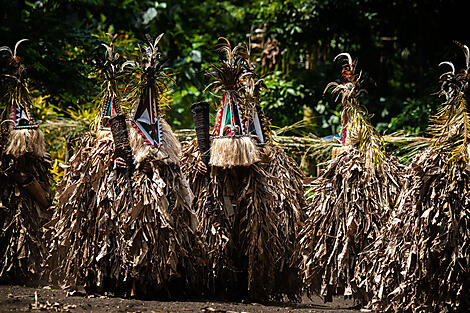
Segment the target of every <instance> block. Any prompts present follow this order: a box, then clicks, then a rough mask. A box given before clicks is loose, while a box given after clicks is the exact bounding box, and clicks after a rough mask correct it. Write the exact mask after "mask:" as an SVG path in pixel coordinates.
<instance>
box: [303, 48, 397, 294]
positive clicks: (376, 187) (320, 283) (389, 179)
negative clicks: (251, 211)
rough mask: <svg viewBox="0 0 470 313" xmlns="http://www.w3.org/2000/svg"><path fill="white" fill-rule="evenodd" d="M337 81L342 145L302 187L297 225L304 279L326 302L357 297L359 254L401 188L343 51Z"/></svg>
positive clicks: (376, 232)
mask: <svg viewBox="0 0 470 313" xmlns="http://www.w3.org/2000/svg"><path fill="white" fill-rule="evenodd" d="M337 59H345V60H346V62H345V64H344V65H343V70H342V73H341V83H339V84H338V83H335V82H333V83H330V84H328V85H327V87H326V88H325V91H326V90H328V89H329V88H330V87H334V89H333V94H335V95H336V94H337V95H338V97H341V101H342V103H343V105H344V108H343V112H342V120H343V129H342V139H341V142H342V143H343V146H342V147H340V151H337V152H336V156H333V159H332V160H330V161H329V162H328V164H327V168H326V169H325V170H324V171H323V173H322V174H321V175H320V176H319V177H317V178H316V179H315V180H314V181H313V182H312V183H311V185H310V186H309V188H308V191H307V202H308V207H307V216H308V217H307V220H306V222H305V224H304V226H303V228H302V230H301V233H300V237H299V241H300V253H301V255H302V262H301V269H302V272H303V283H304V287H305V289H306V291H307V292H308V294H312V293H317V294H320V295H321V296H323V297H324V300H325V301H331V300H332V296H333V295H338V294H342V295H345V296H349V295H353V296H355V297H361V293H362V291H361V290H360V289H359V288H358V286H357V284H355V282H354V281H353V278H354V269H355V266H356V263H357V262H358V259H359V256H360V253H361V252H362V251H363V249H364V248H365V247H366V246H368V245H369V244H370V243H372V242H373V240H374V239H375V238H376V237H378V236H379V234H380V230H381V228H382V226H383V223H384V221H386V218H387V217H388V215H389V214H390V212H391V211H392V209H393V207H394V204H395V201H396V198H397V196H398V193H399V190H400V184H401V183H400V177H399V173H400V172H401V166H400V164H399V163H398V161H397V160H396V159H395V158H391V157H388V156H387V155H386V154H385V152H384V142H383V139H382V137H381V136H380V135H379V134H378V133H377V132H376V130H375V129H374V127H373V126H372V125H371V123H370V116H369V114H368V112H367V109H366V108H365V107H364V106H362V105H361V104H360V103H359V101H358V97H359V95H360V94H361V93H362V92H364V90H363V89H360V79H361V73H359V74H357V73H356V72H355V70H356V64H357V60H356V61H354V62H353V60H352V58H351V56H350V55H349V54H347V53H341V54H339V55H338V56H337V57H336V58H335V60H337Z"/></svg>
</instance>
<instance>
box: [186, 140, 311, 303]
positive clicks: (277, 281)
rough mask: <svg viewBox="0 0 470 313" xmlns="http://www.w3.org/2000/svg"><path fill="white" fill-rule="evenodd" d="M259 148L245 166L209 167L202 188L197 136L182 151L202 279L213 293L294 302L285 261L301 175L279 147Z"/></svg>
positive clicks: (294, 284) (293, 277) (300, 200)
mask: <svg viewBox="0 0 470 313" xmlns="http://www.w3.org/2000/svg"><path fill="white" fill-rule="evenodd" d="M260 154H261V158H262V161H261V162H258V163H255V164H253V165H251V166H248V167H241V166H235V167H233V168H230V169H223V168H220V167H215V166H211V167H210V169H209V171H210V185H211V187H210V190H208V188H207V187H208V185H207V184H206V183H205V181H206V180H205V176H204V175H201V174H198V173H197V172H196V170H195V169H196V164H197V162H198V161H199V151H198V146H197V142H196V141H195V140H194V141H193V142H191V143H190V144H188V146H186V147H185V149H184V151H183V157H182V162H183V171H184V173H185V174H186V175H187V176H188V180H189V182H190V185H191V188H192V190H193V192H194V194H195V200H194V202H193V203H194V208H195V210H196V212H197V215H198V220H199V227H198V229H199V232H200V235H201V238H202V239H203V242H204V244H205V246H206V247H205V248H206V251H207V253H208V256H207V258H208V260H209V269H208V272H207V273H205V274H206V275H205V276H204V277H203V278H202V280H203V281H204V283H205V286H206V287H207V289H208V292H209V294H210V295H211V296H215V297H222V298H230V299H237V300H240V299H247V298H248V299H250V300H262V301H263V300H281V299H283V297H284V296H288V297H289V298H290V299H291V300H298V299H299V297H300V295H301V294H300V280H299V278H298V273H297V270H296V268H295V266H291V262H292V255H293V253H294V250H295V245H296V236H297V231H298V227H299V223H301V221H302V219H303V213H302V210H301V208H302V207H303V205H304V197H303V187H302V180H303V174H302V172H301V170H300V169H299V168H298V166H297V164H296V163H295V162H294V161H293V160H292V159H291V158H289V157H288V156H287V155H286V154H285V152H284V151H283V150H282V149H281V148H279V147H270V146H268V147H265V148H264V149H262V152H261V153H260ZM209 192H210V193H211V194H210V195H209ZM209 203H212V207H211V206H210V205H209Z"/></svg>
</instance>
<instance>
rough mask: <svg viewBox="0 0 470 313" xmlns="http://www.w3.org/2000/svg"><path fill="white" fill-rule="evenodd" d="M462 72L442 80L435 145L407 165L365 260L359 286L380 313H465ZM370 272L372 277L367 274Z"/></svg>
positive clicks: (469, 276)
mask: <svg viewBox="0 0 470 313" xmlns="http://www.w3.org/2000/svg"><path fill="white" fill-rule="evenodd" d="M463 49H464V52H465V57H466V67H465V68H464V69H463V70H462V71H461V72H459V73H457V74H456V73H455V69H454V65H453V64H452V63H450V62H443V63H441V64H447V65H449V66H450V67H451V71H449V72H447V73H444V74H442V75H441V77H440V79H441V83H442V85H441V90H440V92H439V94H440V95H444V96H445V97H446V101H445V102H444V104H443V106H442V107H441V108H440V110H439V112H438V113H437V115H436V116H434V117H433V118H432V119H431V123H430V124H431V125H430V129H429V130H430V132H431V134H432V135H433V143H432V145H431V147H430V148H428V149H427V150H426V151H425V152H423V153H422V154H421V155H418V156H417V157H416V158H415V159H414V160H413V162H412V163H411V164H410V165H409V166H408V168H407V171H406V175H405V184H404V187H403V189H402V191H401V193H400V196H399V199H398V203H397V209H396V211H395V212H394V214H393V215H392V216H391V218H390V220H389V222H388V224H387V226H386V227H384V230H383V234H382V235H381V236H380V237H379V238H378V239H377V241H376V242H375V243H374V245H373V246H372V247H371V248H370V249H369V250H370V251H369V252H368V253H367V254H366V255H365V258H364V265H365V266H367V267H369V269H368V271H364V270H362V271H360V272H359V273H358V276H359V277H358V280H362V281H363V284H364V286H365V287H366V288H367V289H368V291H369V293H371V294H372V296H373V298H372V300H371V301H370V303H369V306H370V307H371V308H374V309H376V310H379V311H381V312H382V311H384V312H468V311H469V310H470V300H469V296H470V273H469V271H470V248H469V247H470V228H469V224H470V220H469V218H470V184H469V176H470V168H469V154H470V150H469V149H470V148H469V142H470V133H469V130H470V122H469V114H468V108H467V101H468V97H469V94H468V82H469V76H468V74H469V65H470V62H469V60H470V54H469V49H468V48H467V47H466V46H463ZM372 273H374V274H372Z"/></svg>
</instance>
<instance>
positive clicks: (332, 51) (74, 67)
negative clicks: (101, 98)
mask: <svg viewBox="0 0 470 313" xmlns="http://www.w3.org/2000/svg"><path fill="white" fill-rule="evenodd" d="M464 3H465V1H454V0H446V1H438V0H429V1H424V0H422V1H392V0H389V1H381V0H380V1H372V0H369V1H368V0H346V1H339V0H323V1H314V0H305V1H300V0H285V1H266V0H262V1H261V0H252V1H231V2H229V1H222V2H220V1H214V0H209V1H194V0H172V1H162V2H156V1H145V0H144V1H143V0H139V1H129V0H125V1H97V0H76V1H47V0H43V1H34V0H33V1H5V0H2V1H1V4H0V17H1V23H0V45H9V46H12V45H14V43H15V42H16V41H17V40H19V39H21V38H30V39H31V41H30V42H28V43H26V44H24V45H23V46H22V47H21V49H20V51H19V54H20V56H22V57H23V59H24V61H25V63H26V64H27V66H28V67H29V75H30V77H31V86H32V89H34V90H37V93H39V94H42V95H50V98H49V99H48V101H49V103H50V104H51V105H54V106H56V107H57V110H58V111H60V112H61V114H63V116H65V117H67V116H68V113H67V111H66V110H67V109H71V110H78V109H80V108H86V107H89V106H91V105H95V104H93V99H94V97H96V95H97V94H98V93H99V91H100V85H99V84H98V83H97V82H96V80H95V78H94V77H93V76H92V75H90V74H91V73H92V72H93V66H92V60H93V58H94V57H96V56H97V55H99V54H100V53H102V52H103V51H101V50H96V47H97V46H98V45H99V43H100V42H101V41H102V38H103V34H104V33H105V32H107V31H110V30H113V31H114V32H116V33H120V34H123V35H127V37H126V38H127V39H126V40H124V41H123V42H122V44H121V45H120V49H122V50H123V51H122V53H124V54H126V53H132V52H133V51H134V47H135V45H136V43H139V42H141V40H143V39H144V34H145V33H150V34H152V35H153V36H155V35H156V34H158V33H162V32H164V33H165V36H164V39H163V40H162V42H161V45H160V46H161V49H162V51H163V54H164V55H165V56H168V57H169V62H168V68H169V71H171V72H172V73H174V74H175V75H174V78H175V84H174V85H173V87H172V89H173V102H172V104H171V107H172V108H171V110H170V111H168V112H167V117H168V120H169V121H170V123H171V124H172V125H173V127H175V128H189V127H192V117H191V113H190V110H189V106H190V104H191V103H192V102H194V101H197V100H200V99H204V98H206V99H209V100H212V101H216V99H215V98H214V97H213V96H211V95H210V94H209V93H205V94H202V90H203V89H204V86H205V85H206V84H207V83H208V78H207V77H205V76H204V72H205V70H206V69H207V68H208V66H209V64H210V63H211V62H214V61H215V60H216V58H217V55H216V54H215V53H214V52H213V46H214V44H215V43H216V42H217V38H218V37H219V36H224V37H227V38H228V39H229V40H230V41H231V42H232V43H237V42H241V41H245V40H247V35H248V34H249V33H250V30H251V29H254V28H262V27H263V26H264V25H266V29H267V33H266V36H267V37H271V38H276V39H277V40H278V41H279V43H280V48H281V55H280V57H279V59H278V62H277V65H276V66H275V67H273V68H271V69H264V72H267V73H268V75H267V77H266V81H267V84H268V86H269V88H270V90H269V92H267V93H266V94H265V95H264V97H263V107H264V109H265V111H266V113H267V114H268V115H269V116H270V117H271V119H272V124H273V125H276V126H286V125H290V124H292V123H294V122H296V121H298V120H301V119H303V118H304V117H308V118H310V120H309V121H310V123H311V128H312V131H313V133H315V134H317V135H321V136H323V135H328V134H331V133H334V132H336V131H337V127H338V125H339V118H338V116H339V112H340V110H341V108H340V106H338V104H337V103H335V102H334V99H333V98H332V97H331V96H328V95H327V96H323V95H322V92H323V89H324V87H325V85H326V84H327V83H328V82H329V81H333V80H335V79H337V78H338V74H339V71H340V64H334V63H333V62H332V59H333V57H334V56H335V55H336V54H337V53H339V52H343V51H348V52H350V53H351V54H352V55H353V56H354V57H358V58H359V68H361V69H363V72H364V74H365V75H364V77H365V80H364V87H365V88H366V89H367V90H368V91H369V93H368V96H366V97H364V98H363V99H362V101H363V103H364V104H366V105H367V107H368V109H369V111H370V112H371V113H373V114H374V118H373V122H374V123H375V124H376V125H377V127H378V129H379V130H380V131H381V132H391V131H396V130H405V131H409V132H422V131H423V130H424V127H425V126H426V123H427V119H428V117H429V114H431V113H433V112H435V109H436V106H437V105H438V103H439V102H440V100H439V99H437V98H436V96H431V93H433V92H436V91H437V90H438V89H439V84H438V76H439V74H440V73H441V72H442V71H443V70H444V69H442V68H441V69H439V68H438V64H439V62H441V61H444V60H450V61H453V62H454V63H455V64H456V65H457V67H461V66H462V65H463V63H464V58H463V54H462V52H461V50H460V49H459V48H458V47H457V46H456V45H455V44H453V42H452V41H453V40H459V41H461V42H463V43H466V44H468V43H470V42H469V40H468V13H467V12H466V11H465V10H464V7H465V5H464ZM123 38H124V37H123ZM5 59H6V53H2V55H1V60H2V61H5ZM306 59H308V60H309V64H310V65H309V68H306V65H305V60H306ZM260 70H261V69H260Z"/></svg>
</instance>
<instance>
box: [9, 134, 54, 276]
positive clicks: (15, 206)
mask: <svg viewBox="0 0 470 313" xmlns="http://www.w3.org/2000/svg"><path fill="white" fill-rule="evenodd" d="M15 133H16V134H15V140H13V139H12V138H11V137H10V140H9V142H8V146H7V147H6V148H10V147H11V145H12V144H13V142H16V141H17V140H16V139H18V137H22V134H24V133H40V130H28V132H25V131H23V132H21V133H19V132H15ZM36 137H38V138H39V139H41V138H42V145H41V146H42V147H43V146H44V138H43V137H42V133H41V134H37V136H36ZM22 139H24V138H23V137H22ZM39 139H38V140H39ZM28 144H29V145H30V147H31V145H34V144H36V143H34V142H28ZM39 144H40V143H39ZM1 149H2V147H0V283H7V284H28V285H30V284H32V285H34V284H36V283H38V282H39V279H40V274H41V270H42V267H41V262H42V260H43V258H44V257H45V254H46V251H47V250H46V246H45V244H44V242H43V240H42V226H43V225H44V224H45V223H46V222H47V221H48V220H49V217H50V215H49V214H50V213H49V212H48V211H47V209H45V208H44V207H43V206H41V205H39V204H38V202H37V201H36V200H35V199H34V198H33V197H32V194H31V190H30V191H28V187H26V185H25V184H20V183H18V180H17V179H14V176H15V175H16V176H17V175H18V174H20V173H26V174H27V176H29V177H30V179H32V180H33V181H36V182H37V183H38V186H39V187H40V189H35V190H34V192H39V193H41V197H43V198H44V199H47V200H50V196H49V192H50V180H51V174H50V172H49V169H50V167H51V160H50V158H49V156H48V155H47V154H46V153H45V152H44V151H42V152H43V153H42V154H41V155H40V156H39V155H36V154H35V153H34V150H35V149H33V148H31V149H30V150H32V151H23V152H21V151H20V150H21V149H20V148H18V149H16V151H15V153H14V155H13V154H11V153H10V152H9V153H8V154H7V153H6V152H5V151H1ZM38 150H41V148H38ZM8 151H9V150H8ZM28 185H31V184H28ZM41 189H42V190H41Z"/></svg>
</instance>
